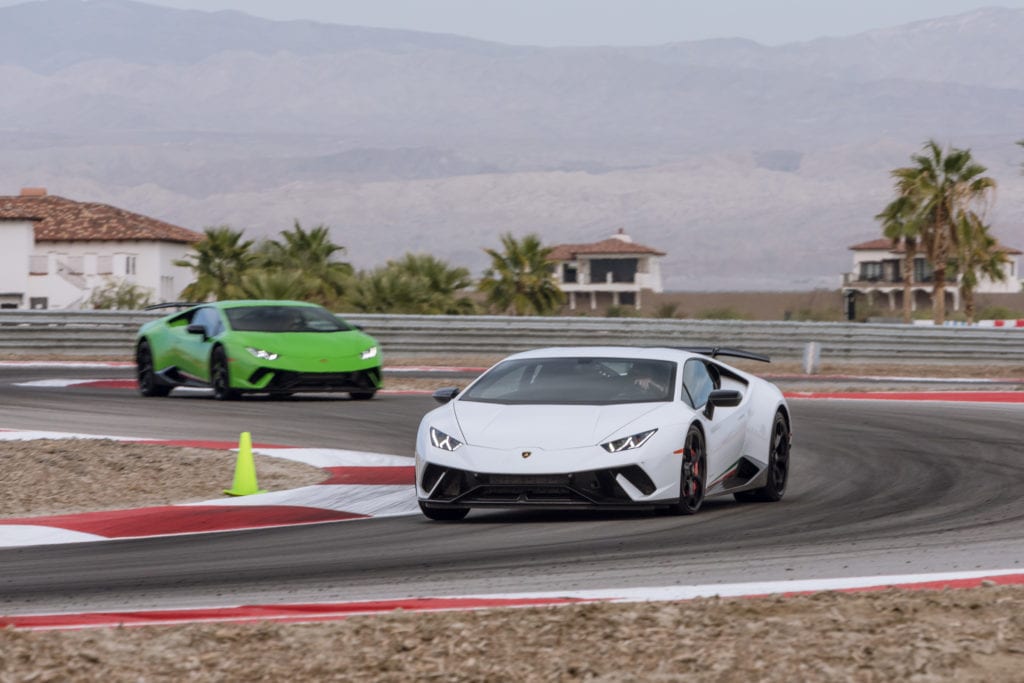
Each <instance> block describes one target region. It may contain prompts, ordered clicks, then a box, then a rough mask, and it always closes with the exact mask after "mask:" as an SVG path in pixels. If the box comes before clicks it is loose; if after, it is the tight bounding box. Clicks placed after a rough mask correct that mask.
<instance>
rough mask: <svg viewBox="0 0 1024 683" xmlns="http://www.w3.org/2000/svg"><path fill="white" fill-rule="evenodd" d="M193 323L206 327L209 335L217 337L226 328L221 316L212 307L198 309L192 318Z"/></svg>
mask: <svg viewBox="0 0 1024 683" xmlns="http://www.w3.org/2000/svg"><path fill="white" fill-rule="evenodd" d="M192 324H194V325H202V326H203V327H205V328H206V336H207V337H216V336H217V335H218V334H220V333H221V332H222V331H223V329H224V327H223V325H221V322H220V316H219V315H217V311H216V310H214V309H212V308H200V309H199V310H198V311H196V314H195V316H193V318H192Z"/></svg>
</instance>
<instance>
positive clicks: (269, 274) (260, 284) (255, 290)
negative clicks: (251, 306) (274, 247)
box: [238, 268, 309, 301]
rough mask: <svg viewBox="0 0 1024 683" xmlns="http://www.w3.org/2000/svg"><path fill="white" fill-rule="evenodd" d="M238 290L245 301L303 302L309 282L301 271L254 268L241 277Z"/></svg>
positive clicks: (306, 295) (307, 292) (306, 296)
mask: <svg viewBox="0 0 1024 683" xmlns="http://www.w3.org/2000/svg"><path fill="white" fill-rule="evenodd" d="M238 289H239V292H240V294H241V295H242V296H244V297H245V298H247V299H295V300H299V301H302V300H305V299H307V298H308V294H309V282H308V281H307V279H306V277H305V276H304V275H303V273H302V272H301V271H294V270H280V269H276V270H275V269H269V268H256V269H253V270H250V271H248V272H247V273H245V274H244V275H243V276H242V279H241V281H240V282H239V283H238Z"/></svg>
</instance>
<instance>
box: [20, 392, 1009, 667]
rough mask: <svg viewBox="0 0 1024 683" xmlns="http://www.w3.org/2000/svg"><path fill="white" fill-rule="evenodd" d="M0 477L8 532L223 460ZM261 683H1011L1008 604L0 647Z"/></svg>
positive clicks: (754, 605) (770, 600)
mask: <svg viewBox="0 0 1024 683" xmlns="http://www.w3.org/2000/svg"><path fill="white" fill-rule="evenodd" d="M1021 375H1024V372H1022V373H1021ZM1021 375H1018V376H1021ZM975 376H980V375H975ZM0 462H2V467H0V517H16V516H27V515H41V514H53V513H60V512H76V511H87V510H99V509H109V508H125V507H132V506H140V505H157V504H165V503H180V502H188V501H194V500H204V499H210V498H215V497H217V496H219V495H221V489H223V488H226V487H228V486H230V484H231V480H232V473H233V468H234V454H233V453H228V452H225V451H206V450H202V449H194V448H185V449H180V448H173V447H169V446H156V445H146V444H138V443H119V442H112V441H108V440H68V441H37V442H31V443H11V442H0ZM256 467H257V472H258V474H259V482H260V485H261V486H262V487H263V488H267V489H270V490H281V489H286V488H292V487H295V486H302V485H307V484H312V483H316V482H317V481H320V480H321V479H322V478H323V476H324V475H323V473H322V472H320V471H319V470H316V469H315V468H311V467H309V466H306V465H302V464H298V463H292V462H288V461H282V460H276V459H273V458H269V457H264V456H259V455H257V456H256ZM752 578H753V577H752ZM263 680H267V681H277V680H295V681H304V680H310V681H315V680H331V681H396V682H397V681H407V680H424V681H426V680H438V681H787V682H788V681H865V682H875V681H879V682H880V681H895V680H901V681H903V680H906V681H918V682H922V683H923V682H927V681H953V680H955V681H977V682H981V681H1024V588H1021V587H995V586H989V587H983V588H978V589H971V590H957V591H942V592H909V591H897V590H889V591H885V592H880V593H863V594H855V595H847V594H835V593H823V594H816V595H811V596H803V597H790V598H781V597H767V598H758V599H721V600H720V599H701V600H693V601H688V602H678V603H645V604H625V605H611V604H586V605H574V606H568V607H553V608H528V609H506V610H491V611H480V612H450V613H434V614H415V613H402V612H398V613H392V614H389V615H385V616H373V617H352V618H349V619H347V620H345V621H339V622H331V623H320V624H304V625H295V624H275V623H259V624H230V625H229V624H204V625H192V626H163V627H157V626H151V627H131V628H120V629H90V630H84V631H63V632H61V631H47V632H27V631H15V630H12V629H5V630H0V683H11V682H14V681H18V682H22V681H25V682H27V681H35V682H43V681H52V682H58V681H133V682H135V681H263Z"/></svg>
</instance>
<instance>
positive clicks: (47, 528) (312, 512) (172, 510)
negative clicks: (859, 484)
mask: <svg viewBox="0 0 1024 683" xmlns="http://www.w3.org/2000/svg"><path fill="white" fill-rule="evenodd" d="M44 438H46V439H54V438H91V439H107V438H115V439H119V440H123V441H140V442H142V441H144V442H147V443H159V444H167V445H180V446H198V447H207V448H221V449H225V450H227V449H229V448H231V447H232V446H233V444H231V443H228V442H202V441H159V440H155V439H128V438H124V437H107V436H100V435H95V434H69V433H64V432H42V431H0V439H4V440H30V439H44ZM253 451H254V452H256V453H261V454H264V455H271V456H275V457H283V458H288V459H291V460H295V461H298V462H304V463H306V464H309V465H312V466H314V467H320V468H322V469H324V470H325V471H327V472H328V473H329V477H328V479H327V480H326V481H325V482H323V483H321V484H317V485H315V486H306V487H302V488H298V489H293V490H290V491H279V492H274V493H266V494H258V495H254V496H247V497H243V498H231V499H219V500H213V501H206V502H202V503H190V504H184V505H170V506H160V507H154V508H142V509H137V510H116V511H108V512H99V513H87V514H82V515H56V516H50V517H36V518H27V519H22V520H17V519H7V520H0V547H2V546H21V545H37V544H55V543H74V542H82V541H101V540H108V539H111V538H131V537H140V536H143V537H144V536H156V535H168V534H179V533H198V532H210V531H223V530H231V529H246V528H257V527H267V526H280V525H294V524H303V523H317V522H324V521H338V520H343V519H361V518H366V517H371V516H384V515H409V514H415V513H416V512H417V509H416V501H415V496H414V495H413V489H412V487H411V485H410V484H411V483H412V477H413V474H412V469H413V468H412V467H411V465H410V464H409V462H410V461H409V458H405V457H402V456H395V455H386V454H380V453H368V452H363V451H347V450H338V449H326V448H287V447H281V446H270V445H259V444H257V445H256V446H254V448H253ZM1011 584H1024V573H1021V572H1020V571H1019V570H990V571H976V572H957V573H947V574H920V575H904V576H875V577H855V578H833V579H813V580H803V581H774V582H757V583H737V584H712V585H697V586H671V587H653V588H624V589H608V590H591V591H557V592H544V593H516V594H495V595H479V596H454V597H408V598H399V599H389V600H375V601H356V602H336V603H312V604H279V605H236V606H229V607H211V608H206V609H175V610H144V611H119V612H90V613H77V614H75V613H61V614H27V615H12V616H0V628H3V627H12V628H17V629H30V630H51V629H81V628H96V627H112V626H144V625H157V624H163V625H167V624H183V623H197V622H258V621H279V622H313V621H330V620H337V619H344V618H346V617H349V616H353V615H367V614H380V613H386V612H392V611H395V610H399V609H401V610H405V611H439V610H448V611H450V610H477V609H495V608H502V607H528V606H557V605H568V604H576V603H581V602H593V601H604V602H647V601H680V600H690V599H694V598H698V597H711V596H721V597H756V596H764V595H773V594H780V595H798V594H804V593H813V592H818V591H864V590H881V589H884V588H889V587H900V588H908V589H944V588H966V587H974V586H980V585H1011Z"/></svg>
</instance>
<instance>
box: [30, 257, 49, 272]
mask: <svg viewBox="0 0 1024 683" xmlns="http://www.w3.org/2000/svg"><path fill="white" fill-rule="evenodd" d="M49 272H50V257H49V256H47V255H46V254H32V255H31V256H29V257H28V273H29V275H46V274H48V273H49Z"/></svg>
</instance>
